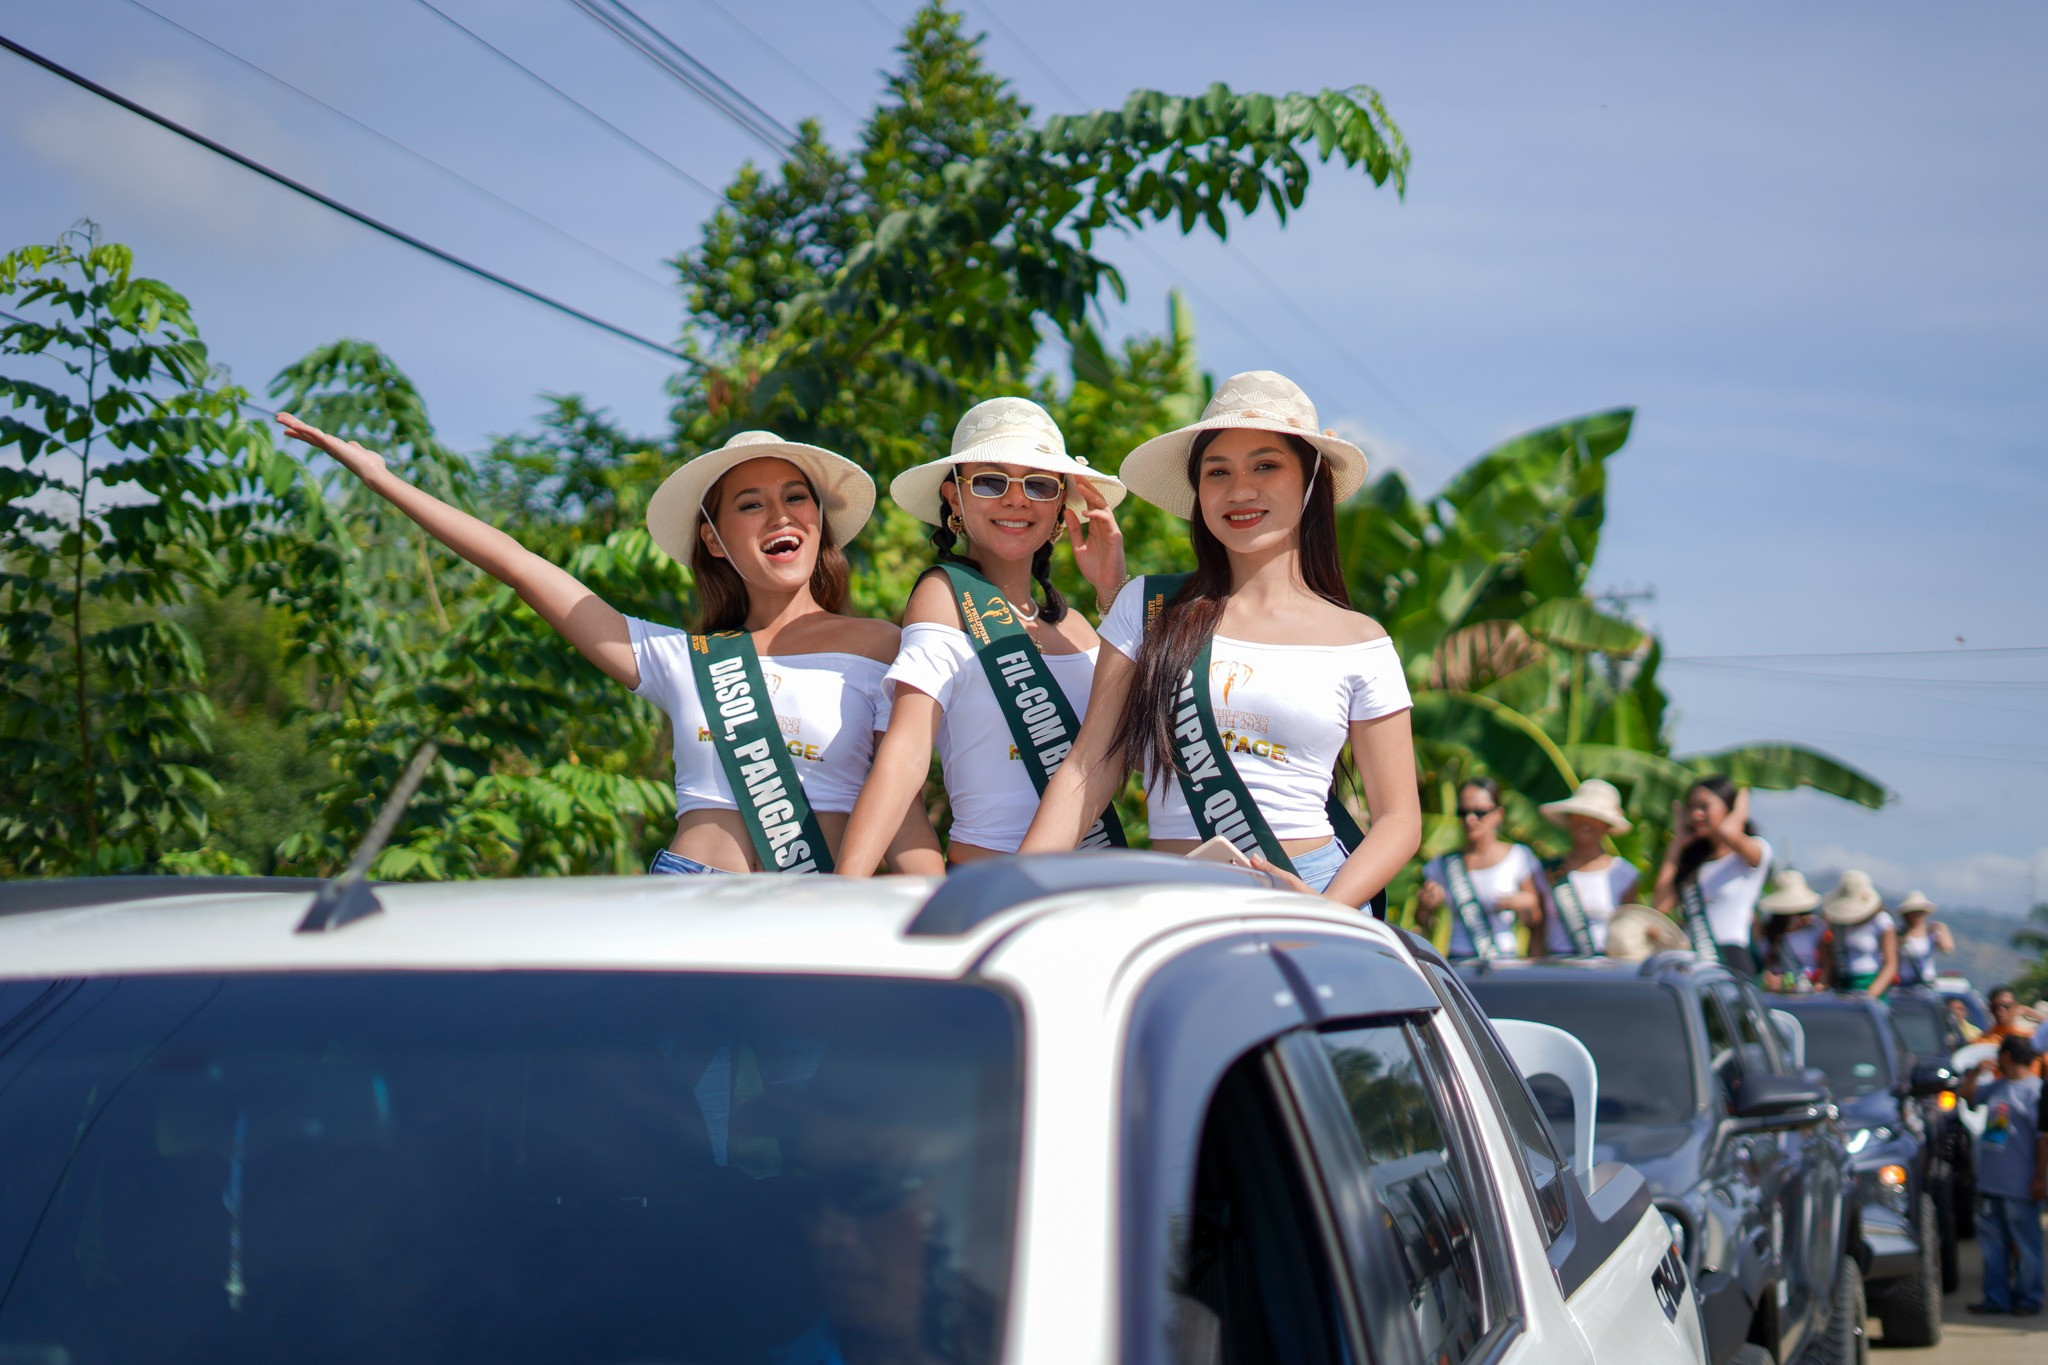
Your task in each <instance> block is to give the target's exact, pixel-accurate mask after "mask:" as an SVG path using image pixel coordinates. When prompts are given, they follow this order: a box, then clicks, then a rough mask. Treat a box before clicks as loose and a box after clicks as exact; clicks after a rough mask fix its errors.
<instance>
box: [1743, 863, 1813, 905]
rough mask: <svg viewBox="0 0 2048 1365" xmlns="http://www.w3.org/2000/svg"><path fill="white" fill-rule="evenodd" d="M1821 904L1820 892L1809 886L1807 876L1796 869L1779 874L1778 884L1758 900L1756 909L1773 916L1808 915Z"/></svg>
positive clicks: (1789, 869) (1788, 869)
mask: <svg viewBox="0 0 2048 1365" xmlns="http://www.w3.org/2000/svg"><path fill="white" fill-rule="evenodd" d="M1819 904H1820V892H1818V891H1816V890H1814V889H1813V888H1812V887H1810V886H1808V885H1807V884H1806V874H1805V873H1804V872H1801V871H1800V870H1799V869H1798V868H1796V867H1795V868H1787V869H1786V870H1785V871H1783V872H1781V873H1779V874H1778V884H1777V885H1776V886H1775V887H1773V888H1772V889H1771V891H1770V893H1769V894H1768V895H1764V896H1760V897H1758V898H1757V903H1756V908H1757V909H1758V910H1761V911H1762V912H1763V913H1764V914H1766V915H1771V916H1790V915H1807V914H1811V913H1813V908H1814V907H1815V906H1817V905H1819Z"/></svg>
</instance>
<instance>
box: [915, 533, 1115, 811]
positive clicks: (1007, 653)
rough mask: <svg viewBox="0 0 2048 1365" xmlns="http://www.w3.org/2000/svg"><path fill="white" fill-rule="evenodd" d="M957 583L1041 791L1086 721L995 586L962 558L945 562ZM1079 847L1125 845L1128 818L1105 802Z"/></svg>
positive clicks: (992, 686) (979, 650)
mask: <svg viewBox="0 0 2048 1365" xmlns="http://www.w3.org/2000/svg"><path fill="white" fill-rule="evenodd" d="M939 568H940V569H942V570H944V571H945V574H946V579H947V581H948V582H950V583H951V584H952V585H953V601H954V605H956V606H958V607H959V608H960V621H961V623H962V624H963V625H964V626H965V627H966V628H967V633H968V634H969V635H970V636H972V637H973V639H974V657H975V658H977V659H979V660H980V661H981V671H982V673H983V674H985V675H986V676H987V678H988V686H989V690H990V691H991V692H994V693H995V694H996V705H997V706H998V707H999V708H1000V709H1001V710H1002V713H1003V721H1004V723H1005V724H1007V725H1008V726H1009V727H1010V738H1011V740H1012V741H1014V742H1015V743H1016V745H1017V757H1018V758H1020V759H1022V760H1023V762H1024V771H1025V772H1027V773H1029V774H1030V776H1031V785H1032V787H1033V788H1035V789H1036V790H1037V792H1038V794H1039V795H1040V796H1044V795H1045V784H1046V783H1047V782H1049V781H1051V780H1052V775H1053V773H1054V772H1055V771H1057V770H1058V768H1059V766H1060V762H1061V760H1063V759H1065V758H1066V756H1067V753H1068V751H1070V750H1071V749H1072V748H1073V747H1074V740H1075V739H1076V738H1078V737H1079V736H1080V733H1081V722H1080V721H1079V720H1078V719H1077V718H1076V717H1075V715H1074V708H1073V707H1072V706H1070V705H1068V704H1067V694H1066V693H1065V692H1062V691H1061V690H1060V685H1059V683H1058V682H1057V681H1055V680H1054V679H1053V676H1052V674H1051V673H1050V672H1049V671H1047V669H1046V666H1045V659H1044V656H1042V655H1041V654H1039V652H1038V646H1037V645H1035V644H1033V643H1032V642H1031V635H1030V632H1028V631H1026V630H1025V629H1024V627H1022V626H1020V625H1018V624H1017V618H1016V613H1015V612H1014V611H1012V610H1011V608H1010V604H1009V602H1008V600H1006V599H1005V598H1004V597H1003V595H1002V593H1001V592H999V591H997V589H996V585H995V584H993V583H991V582H989V581H988V580H987V579H986V578H983V577H982V576H981V575H980V574H979V573H976V572H975V571H974V570H973V569H972V568H969V567H968V566H967V565H965V564H941V565H939ZM1078 847H1081V848H1124V847H1126V844H1125V843H1124V827H1123V822H1122V821H1120V820H1118V819H1117V818H1116V808H1115V807H1114V806H1111V807H1107V808H1105V809H1104V810H1103V812H1102V815H1101V816H1100V817H1099V818H1098V819H1097V820H1096V821H1095V823H1094V825H1093V826H1091V827H1090V828H1089V830H1088V833H1087V834H1086V835H1085V836H1083V838H1082V839H1081V842H1080V844H1079V845H1078Z"/></svg>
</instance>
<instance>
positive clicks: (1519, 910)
mask: <svg viewBox="0 0 2048 1365" xmlns="http://www.w3.org/2000/svg"><path fill="white" fill-rule="evenodd" d="M1504 818H1506V817H1505V816H1504V815H1503V814H1502V813H1501V804H1500V784H1499V783H1498V782H1495V781H1494V780H1493V779H1492V778H1490V777H1475V778H1473V779H1471V780H1470V781H1469V782H1466V783H1465V784H1464V785H1463V786H1461V787H1459V788H1458V823H1459V825H1460V826H1462V827H1463V830H1464V834H1465V847H1464V848H1463V849H1462V850H1461V855H1460V856H1462V857H1463V858H1464V860H1465V872H1466V874H1467V875H1468V876H1469V877H1470V878H1471V880H1472V898H1473V899H1474V900H1476V901H1478V902H1479V910H1480V913H1481V915H1482V916H1483V917H1484V920H1485V929H1486V931H1487V933H1488V936H1489V939H1490V941H1491V943H1492V947H1493V952H1494V955H1495V956H1497V957H1513V956H1515V955H1516V953H1517V952H1518V951H1519V945H1518V943H1517V942H1516V936H1515V927H1516V926H1517V925H1518V924H1519V925H1522V926H1525V927H1526V928H1527V929H1528V930H1529V932H1530V935H1531V939H1532V942H1534V943H1537V944H1540V943H1542V941H1543V940H1542V939H1541V938H1540V937H1537V935H1538V934H1539V933H1540V931H1541V928H1542V924H1543V918H1544V910H1545V908H1546V905H1547V902H1546V901H1545V899H1544V895H1543V888H1544V877H1543V864H1542V862H1541V861H1540V860H1539V859H1538V858H1537V857H1536V854H1535V853H1534V851H1532V850H1531V849H1530V848H1529V847H1528V846H1527V845H1525V844H1517V843H1511V842H1509V841H1508V840H1506V839H1503V838H1501V837H1500V826H1501V821H1502V820H1503V819H1504ZM1447 856H1448V855H1446V857H1447ZM1445 861H1446V859H1445V858H1431V859H1430V860H1429V861H1428V862H1427V863H1424V864H1423V865H1422V891H1421V893H1420V894H1419V895H1418V897H1417V899H1416V924H1417V927H1419V928H1420V929H1421V930H1422V932H1423V933H1424V934H1425V935H1428V934H1433V933H1435V932H1436V922H1437V917H1438V915H1439V914H1448V915H1449V916H1450V922H1451V934H1450V938H1449V939H1448V940H1447V941H1446V943H1445V948H1444V956H1445V957H1449V958H1472V957H1478V956H1479V948H1478V947H1477V946H1476V945H1474V943H1473V942H1472V934H1471V931H1470V930H1468V929H1467V928H1466V927H1465V920H1464V917H1463V916H1462V915H1460V914H1459V913H1458V907H1457V905H1456V904H1455V903H1454V902H1453V900H1452V898H1451V877H1450V873H1449V872H1448V871H1447V870H1446V868H1445Z"/></svg>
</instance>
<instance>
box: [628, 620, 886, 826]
mask: <svg viewBox="0 0 2048 1365" xmlns="http://www.w3.org/2000/svg"><path fill="white" fill-rule="evenodd" d="M626 627H627V629H628V630H629V631H630V632H631V634H632V638H633V662H634V663H636V664H638V665H639V666H640V686H638V687H637V688H635V689H633V695H634V696H636V697H644V698H646V699H647V700H648V701H651V702H653V703H654V704H655V705H656V706H659V707H660V708H661V709H662V710H663V711H666V712H667V713H668V718H669V722H670V724H671V725H672V726H673V727H674V728H675V732H676V814H677V815H678V816H680V815H682V814H684V813H685V812H686V811H693V810H738V809H739V805H738V803H737V802H735V801H734V800H733V799H732V787H731V786H730V785H729V784H728V783H727V782H726V780H725V769H724V768H723V767H721V766H720V764H719V762H718V751H717V749H715V748H714V747H712V743H711V731H710V730H709V729H708V728H707V727H706V724H705V717H704V705H703V702H702V701H701V700H700V699H699V698H698V696H697V674H696V670H694V669H693V668H691V667H690V632H688V631H685V630H677V629H676V628H675V627H674V626H659V625H655V624H654V623H653V622H650V621H641V620H638V619H636V618H634V617H631V616H629V617H627V618H626ZM888 667H889V666H888V665H887V664H884V663H880V662H877V661H876V660H874V659H870V658H868V657H866V656H865V655H861V654H779V655H763V656H762V658H761V678H762V681H764V682H766V683H767V684H768V692H769V695H770V697H771V698H772V702H771V704H772V705H773V706H774V708H775V719H776V721H777V722H778V723H779V724H780V725H781V726H782V738H783V740H784V741H785V742H786V743H787V744H788V745H789V756H790V758H791V759H793V760H794V761H795V766H796V775H797V778H798V780H799V781H801V782H802V783H803V784H804V796H805V797H806V799H808V800H809V801H810V803H811V809H812V810H829V811H840V812H846V811H850V810H852V809H853V802H854V798H855V797H857V796H859V795H860V789H861V784H862V783H864V782H866V781H867V778H868V767H869V765H870V764H872V763H873V762H874V759H875V732H876V731H877V730H885V729H887V728H888V726H889V701H888V697H887V695H886V689H884V687H883V686H882V675H883V674H884V673H885V672H887V671H888Z"/></svg>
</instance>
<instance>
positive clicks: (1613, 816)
mask: <svg viewBox="0 0 2048 1365" xmlns="http://www.w3.org/2000/svg"><path fill="white" fill-rule="evenodd" d="M1536 809H1538V810H1540V811H1542V812H1543V818H1544V819H1546V820H1548V821H1549V822H1550V823H1551V824H1553V825H1562V824H1565V823H1566V822H1567V821H1568V820H1569V819H1570V818H1571V817H1572V816H1574V815H1588V816H1591V817H1592V818H1593V819H1595V820H1598V821H1599V822H1600V823H1601V824H1603V825H1605V826H1607V828H1609V829H1610V830H1613V831H1614V832H1615V833H1616V834H1626V833H1628V832H1629V830H1630V829H1632V828H1634V826H1632V825H1630V824H1629V822H1628V817H1627V816H1626V815H1623V814H1622V813H1621V793H1620V792H1618V791H1616V790H1615V789H1614V784H1613V783H1612V782H1607V781H1604V780H1602V779H1600V778H1597V777H1589V778H1587V779H1586V780H1585V781H1584V782H1581V783H1580V784H1579V785H1578V789H1577V790H1576V791H1574V792H1573V793H1572V794H1571V795H1570V796H1568V797H1566V798H1565V799H1564V800H1562V801H1546V802H1544V803H1543V804H1542V805H1540V806H1538V807H1537V808H1536Z"/></svg>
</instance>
